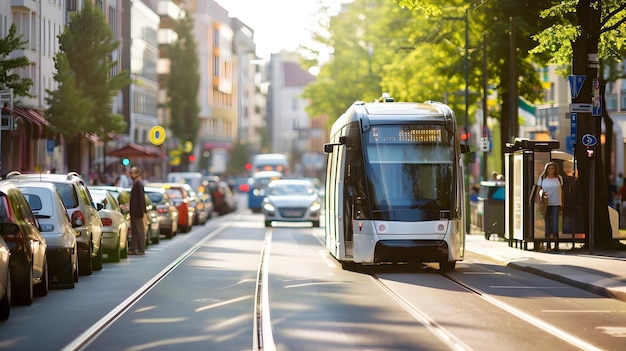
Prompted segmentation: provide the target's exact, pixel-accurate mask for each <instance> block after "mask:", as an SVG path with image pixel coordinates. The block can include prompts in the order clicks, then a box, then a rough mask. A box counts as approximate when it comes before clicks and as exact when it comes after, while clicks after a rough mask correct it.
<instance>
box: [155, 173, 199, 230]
mask: <svg viewBox="0 0 626 351" xmlns="http://www.w3.org/2000/svg"><path fill="white" fill-rule="evenodd" d="M146 186H150V187H162V188H163V189H165V193H166V194H167V196H169V198H170V199H171V200H173V201H174V205H176V209H178V228H179V229H180V230H181V232H184V233H186V232H188V231H190V230H191V227H192V226H193V217H194V212H195V209H194V207H193V206H191V202H192V199H191V195H190V194H189V191H188V190H187V188H185V185H184V184H181V183H148V184H146Z"/></svg>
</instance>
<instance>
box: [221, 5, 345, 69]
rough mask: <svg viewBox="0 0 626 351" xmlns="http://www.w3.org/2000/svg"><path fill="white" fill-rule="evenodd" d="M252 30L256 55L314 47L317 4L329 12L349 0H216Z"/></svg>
mask: <svg viewBox="0 0 626 351" xmlns="http://www.w3.org/2000/svg"><path fill="white" fill-rule="evenodd" d="M216 2H217V3H218V4H220V6H222V7H223V8H225V9H226V10H227V11H228V14H229V16H231V17H237V18H239V19H240V20H241V21H242V22H243V23H245V24H246V25H248V26H249V27H250V28H252V30H254V41H255V43H256V46H257V50H256V53H257V56H259V57H260V58H265V59H269V56H270V54H273V53H277V52H280V51H281V50H283V49H284V50H289V51H295V50H297V49H298V47H299V46H300V45H305V46H314V42H313V40H312V39H311V37H312V35H311V33H312V31H314V29H315V28H316V26H317V23H318V22H319V21H320V19H321V18H323V17H321V15H320V14H319V13H318V12H319V9H320V6H321V5H320V4H324V5H327V6H329V7H330V10H331V12H332V13H333V14H336V13H337V12H338V11H339V8H340V6H341V3H345V2H350V1H349V0H216Z"/></svg>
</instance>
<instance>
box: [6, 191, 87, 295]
mask: <svg viewBox="0 0 626 351" xmlns="http://www.w3.org/2000/svg"><path fill="white" fill-rule="evenodd" d="M15 185H16V186H17V187H18V188H19V189H20V191H21V192H22V194H24V197H25V198H26V200H27V201H28V203H29V204H30V208H31V209H32V211H33V215H34V216H35V218H37V221H38V222H39V227H40V230H41V235H43V237H44V238H45V239H46V242H47V243H48V247H47V248H46V255H47V256H48V279H49V282H50V284H56V285H58V286H60V287H63V288H68V289H71V288H74V283H75V282H77V281H78V247H77V243H76V236H77V234H78V233H77V231H76V230H75V229H74V228H73V227H72V222H71V221H70V217H69V216H68V214H67V210H66V209H65V205H63V200H62V199H61V195H60V194H59V191H58V190H57V188H56V186H55V185H54V184H52V183H48V182H20V183H16V184H15Z"/></svg>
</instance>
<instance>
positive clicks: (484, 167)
mask: <svg viewBox="0 0 626 351" xmlns="http://www.w3.org/2000/svg"><path fill="white" fill-rule="evenodd" d="M483 138H484V139H483V140H489V129H488V128H487V32H483ZM483 142H484V141H483ZM481 145H482V143H481ZM488 155H489V150H488V149H486V148H483V163H482V175H483V177H482V178H483V179H484V180H487V177H488V175H487V174H488V173H487V172H488V168H487V156H488Z"/></svg>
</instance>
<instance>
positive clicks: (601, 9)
mask: <svg viewBox="0 0 626 351" xmlns="http://www.w3.org/2000/svg"><path fill="white" fill-rule="evenodd" d="M543 16H545V17H552V18H557V19H560V21H558V22H557V23H556V24H555V25H553V26H551V27H549V28H547V29H546V30H544V31H542V32H541V33H539V34H537V35H536V36H535V39H536V40H537V42H538V44H537V47H536V48H535V49H534V51H536V52H543V51H546V52H550V53H551V56H552V59H551V63H553V64H556V65H560V66H561V67H564V68H563V69H562V70H561V73H562V74H563V75H567V74H568V73H570V72H571V74H573V75H578V76H585V77H586V79H585V82H584V84H583V85H582V89H581V91H580V94H579V95H578V97H576V98H574V99H573V102H576V103H592V102H593V100H594V99H597V97H596V96H595V95H596V92H595V91H594V89H593V86H594V80H596V79H597V81H598V83H599V84H598V85H599V91H598V92H599V95H600V96H602V97H603V99H602V101H603V102H604V101H606V99H604V90H605V89H604V85H605V84H606V81H607V80H608V79H614V78H616V77H620V75H619V74H610V73H611V72H614V71H615V70H614V69H613V70H611V69H609V68H610V67H614V66H615V64H616V63H617V62H621V61H623V59H624V57H625V54H626V39H625V37H626V3H624V2H623V1H621V0H603V1H592V0H579V1H567V2H561V3H557V4H555V6H553V7H550V8H548V9H546V11H544V12H543ZM570 62H571V66H570ZM605 68H606V69H605ZM605 74H606V75H605ZM602 111H603V113H602V118H601V119H600V118H597V117H592V116H591V114H590V113H583V114H579V118H578V131H577V142H576V149H575V154H576V158H577V159H578V170H579V177H580V182H581V185H582V195H583V200H582V204H583V207H584V208H585V209H586V210H583V214H584V215H585V218H584V223H585V226H586V228H587V229H588V230H587V233H588V234H591V233H593V242H589V244H590V245H593V246H596V247H599V248H605V247H610V246H612V245H613V244H614V242H613V241H612V240H611V239H612V238H611V228H610V222H609V216H608V210H607V207H606V206H605V205H604V204H606V203H607V202H608V199H607V191H606V189H607V176H608V173H610V172H611V168H610V157H609V155H607V157H606V158H603V157H602V154H603V152H602V148H600V147H598V146H593V147H592V150H594V156H593V157H591V158H590V157H588V156H587V151H586V149H585V147H583V146H582V145H581V144H582V141H581V138H582V136H583V135H585V134H592V135H595V136H599V134H600V131H601V122H602V120H604V122H605V126H606V128H607V130H611V129H608V128H609V127H611V126H612V124H613V122H612V120H611V118H610V116H609V115H608V113H607V112H606V109H605V108H604V106H603V108H602ZM605 134H606V136H607V140H606V141H605V145H612V135H611V133H605ZM598 139H599V138H598ZM620 142H621V141H620ZM602 163H604V165H603V166H600V165H602ZM592 180H593V181H592ZM592 199H593V200H594V201H596V206H594V207H593V208H591V209H590V202H591V200H592ZM590 211H592V212H593V213H590ZM590 215H593V219H594V220H593V223H592V222H591V220H590Z"/></svg>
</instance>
